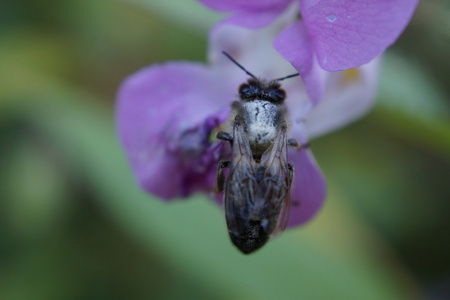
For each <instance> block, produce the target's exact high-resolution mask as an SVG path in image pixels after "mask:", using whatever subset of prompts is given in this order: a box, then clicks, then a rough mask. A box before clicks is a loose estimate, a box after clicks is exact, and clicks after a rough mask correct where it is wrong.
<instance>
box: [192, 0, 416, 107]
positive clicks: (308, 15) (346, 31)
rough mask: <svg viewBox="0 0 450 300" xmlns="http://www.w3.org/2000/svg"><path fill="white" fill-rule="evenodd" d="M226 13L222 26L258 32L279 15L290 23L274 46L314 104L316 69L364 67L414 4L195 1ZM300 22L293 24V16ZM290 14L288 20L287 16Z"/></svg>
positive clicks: (405, 0)
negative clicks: (258, 29) (293, 68)
mask: <svg viewBox="0 0 450 300" xmlns="http://www.w3.org/2000/svg"><path fill="white" fill-rule="evenodd" d="M199 1H200V2H202V3H203V4H205V5H206V6H208V7H210V8H212V9H215V10H218V11H222V12H229V13H231V14H232V15H231V17H229V18H228V19H225V20H224V21H222V22H221V23H220V24H219V26H220V25H222V24H235V25H239V26H243V27H247V28H252V29H255V28H261V27H264V26H267V25H269V24H271V23H272V22H274V21H275V20H276V19H277V18H279V17H280V15H281V14H284V15H285V16H284V17H286V15H287V16H289V17H290V19H291V21H290V22H289V24H288V25H287V26H285V27H283V28H284V29H283V28H280V31H281V30H282V31H281V33H279V35H278V36H277V38H276V39H275V42H274V47H275V48H276V49H277V51H278V52H279V53H280V54H281V55H282V56H283V57H284V58H285V59H286V60H288V61H289V62H290V63H291V64H292V65H293V66H294V67H295V68H296V69H297V71H298V72H299V73H300V75H301V76H302V78H303V81H304V83H305V86H306V91H307V92H308V95H309V96H310V97H311V99H312V100H313V101H314V102H317V101H320V99H321V98H322V96H323V92H324V86H323V85H324V82H323V81H322V80H321V78H320V76H319V73H320V72H319V71H318V68H322V69H324V70H327V71H341V70H347V69H350V68H355V67H358V66H360V65H363V64H365V63H368V62H369V61H371V60H372V59H374V58H375V57H377V56H379V55H380V54H381V53H383V51H384V50H386V48H387V47H389V46H390V45H391V44H393V43H394V42H395V40H396V39H397V38H398V37H399V35H400V34H401V32H402V31H403V30H404V28H405V27H406V25H407V23H408V22H409V20H410V18H411V16H412V14H413V12H414V9H415V7H416V5H417V4H418V2H419V0H300V1H293V0H199ZM299 10H300V14H301V17H300V18H299V15H298V11H299ZM292 11H294V14H292V13H290V12H292Z"/></svg>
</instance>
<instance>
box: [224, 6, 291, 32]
mask: <svg viewBox="0 0 450 300" xmlns="http://www.w3.org/2000/svg"><path fill="white" fill-rule="evenodd" d="M284 9H286V6H276V7H273V8H271V9H264V10H244V11H238V12H236V13H235V14H234V15H232V16H231V17H229V18H227V19H225V20H223V21H221V22H220V24H234V25H238V26H242V27H246V28H252V29H256V28H261V27H265V26H267V25H269V24H271V23H272V22H273V21H275V20H276V19H277V17H278V16H279V15H280V14H281V13H282V12H283V10H284Z"/></svg>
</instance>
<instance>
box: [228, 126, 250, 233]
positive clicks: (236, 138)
mask: <svg viewBox="0 0 450 300" xmlns="http://www.w3.org/2000/svg"><path fill="white" fill-rule="evenodd" d="M232 150H233V153H232V158H231V166H230V171H229V173H228V177H227V181H226V188H225V201H224V203H225V215H226V219H227V225H228V229H229V230H231V231H233V230H234V229H236V228H241V227H242V226H243V225H242V224H241V223H242V220H241V219H240V217H247V216H248V215H247V216H243V215H242V214H243V211H245V212H247V211H248V210H247V209H246V207H248V205H251V204H253V203H254V200H255V198H256V197H257V192H258V186H257V180H256V174H255V167H254V166H255V160H254V159H253V153H252V150H251V149H250V144H249V141H248V138H247V136H246V134H245V132H244V130H243V128H242V126H241V125H240V123H239V122H238V121H236V122H235V125H234V129H233V146H232Z"/></svg>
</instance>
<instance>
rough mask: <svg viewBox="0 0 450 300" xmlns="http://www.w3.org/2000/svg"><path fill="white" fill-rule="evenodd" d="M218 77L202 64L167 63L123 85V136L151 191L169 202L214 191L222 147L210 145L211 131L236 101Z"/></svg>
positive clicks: (138, 173)
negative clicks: (209, 132) (211, 175)
mask: <svg viewBox="0 0 450 300" xmlns="http://www.w3.org/2000/svg"><path fill="white" fill-rule="evenodd" d="M218 75H220V74H219V73H218V72H216V71H214V70H212V69H209V68H208V67H206V66H204V65H202V64H196V63H186V62H179V63H167V64H163V65H153V66H151V67H148V68H145V69H143V70H140V71H138V72H137V73H135V74H133V75H131V76H130V77H128V78H127V79H126V80H125V82H124V83H123V84H122V86H121V88H120V90H119V93H118V96H117V98H118V99H117V111H116V114H117V122H118V124H117V126H118V132H119V136H120V139H121V141H122V143H123V145H124V147H125V150H126V154H127V156H128V158H129V160H130V162H131V165H132V167H133V170H134V173H135V176H136V178H137V180H138V182H139V183H140V185H141V186H142V187H143V188H144V189H146V190H147V191H148V192H150V193H153V194H156V195H158V196H160V197H162V198H164V199H169V198H173V197H177V196H186V195H187V194H189V193H192V192H194V191H196V190H207V189H209V188H210V187H211V182H210V179H209V178H210V173H211V172H214V173H215V167H216V163H217V159H218V157H217V156H218V152H219V151H220V149H216V148H214V147H213V145H208V144H209V143H208V141H207V139H208V137H209V136H208V130H211V129H212V128H211V127H214V126H215V125H219V124H220V123H222V122H224V121H225V119H226V116H227V112H228V110H229V103H230V99H232V97H233V95H232V94H229V92H230V90H231V89H230V87H228V86H227V85H226V84H222V83H221V82H220V81H218V80H217V76H218ZM214 123H215V124H214ZM196 158H198V160H199V161H198V164H192V162H194V161H195V159H196ZM200 160H201V161H200ZM193 167H198V168H200V169H198V170H196V169H194V168H193ZM192 178H195V179H196V184H195V185H191V184H190V182H191V181H192Z"/></svg>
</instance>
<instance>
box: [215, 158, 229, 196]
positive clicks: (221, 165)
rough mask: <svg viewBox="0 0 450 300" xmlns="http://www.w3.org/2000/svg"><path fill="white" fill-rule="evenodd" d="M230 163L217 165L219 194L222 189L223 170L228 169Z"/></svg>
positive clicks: (223, 180) (225, 162) (223, 162)
mask: <svg viewBox="0 0 450 300" xmlns="http://www.w3.org/2000/svg"><path fill="white" fill-rule="evenodd" d="M230 164H231V161H219V164H218V165H217V190H218V192H219V193H220V192H221V191H223V189H224V183H225V177H224V176H223V169H224V168H229V167H230Z"/></svg>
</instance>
